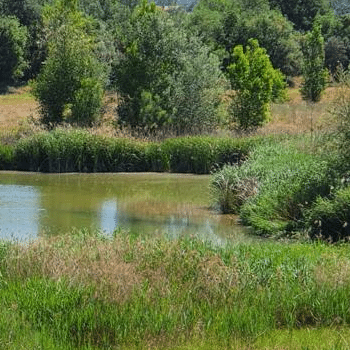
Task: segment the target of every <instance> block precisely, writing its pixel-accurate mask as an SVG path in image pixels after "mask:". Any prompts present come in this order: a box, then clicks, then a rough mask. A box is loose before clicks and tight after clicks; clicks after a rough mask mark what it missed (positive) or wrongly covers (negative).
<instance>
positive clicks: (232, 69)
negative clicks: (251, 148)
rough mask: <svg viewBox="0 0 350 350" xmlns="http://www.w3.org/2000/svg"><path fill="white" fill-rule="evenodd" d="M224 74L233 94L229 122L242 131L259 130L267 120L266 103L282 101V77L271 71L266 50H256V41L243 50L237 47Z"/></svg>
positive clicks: (279, 73) (267, 107)
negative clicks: (226, 74) (228, 80)
mask: <svg viewBox="0 0 350 350" xmlns="http://www.w3.org/2000/svg"><path fill="white" fill-rule="evenodd" d="M227 72H228V76H229V78H230V81H231V87H232V89H233V90H235V96H234V98H233V102H232V111H231V113H232V119H233V121H234V122H235V123H236V124H237V126H238V128H240V129H242V130H249V129H251V128H253V129H254V128H257V127H259V126H262V125H263V124H264V123H266V122H267V121H268V120H269V117H270V103H271V102H272V101H274V100H277V99H279V98H282V97H283V93H284V89H285V83H284V80H283V75H282V73H281V72H280V71H278V70H275V69H274V68H273V66H272V64H271V61H270V59H269V56H268V55H267V54H266V50H265V49H263V48H261V47H259V43H258V42H257V40H249V42H248V46H247V48H246V50H243V46H241V45H238V46H236V47H235V48H234V49H233V53H232V64H230V65H229V66H228V67H227Z"/></svg>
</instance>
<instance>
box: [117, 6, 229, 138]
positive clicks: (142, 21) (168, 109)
mask: <svg viewBox="0 0 350 350" xmlns="http://www.w3.org/2000/svg"><path fill="white" fill-rule="evenodd" d="M130 24H131V28H129V30H128V31H127V33H125V41H124V43H123V46H124V50H123V54H122V55H121V58H120V60H119V62H117V64H116V65H115V69H114V71H113V77H115V78H114V83H115V86H116V88H117V89H118V90H119V91H120V92H121V93H122V95H123V96H124V102H123V103H122V104H121V105H120V106H119V110H118V117H119V122H120V123H123V124H128V125H131V126H132V127H142V128H145V129H147V130H150V131H154V130H155V129H157V128H171V129H174V130H175V131H176V132H177V133H179V134H181V133H185V132H188V131H190V130H191V129H193V130H194V131H195V130H211V129H214V128H215V127H217V125H218V124H220V122H221V120H220V116H219V115H218V112H217V107H218V105H219V102H220V100H219V96H220V93H221V92H222V91H223V90H224V88H225V87H226V81H225V79H224V77H223V75H222V73H221V71H220V70H219V60H218V58H217V57H216V56H215V55H212V54H210V53H209V49H208V48H207V47H206V46H205V45H203V44H202V42H201V41H200V40H199V39H198V38H197V37H195V36H193V35H190V34H188V33H187V32H186V31H185V30H184V29H183V28H180V27H178V26H177V24H176V22H175V21H174V20H173V19H172V18H171V17H170V16H169V15H168V14H167V13H163V12H161V11H160V10H159V9H158V8H156V7H155V5H154V4H153V5H152V4H147V3H141V4H140V5H139V6H137V7H136V8H135V9H134V12H133V15H132V17H131V21H130Z"/></svg>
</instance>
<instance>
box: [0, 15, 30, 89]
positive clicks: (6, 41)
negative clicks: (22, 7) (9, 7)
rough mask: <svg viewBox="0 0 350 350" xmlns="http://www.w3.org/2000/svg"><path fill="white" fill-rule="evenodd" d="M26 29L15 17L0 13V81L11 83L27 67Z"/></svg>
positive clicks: (20, 75)
mask: <svg viewBox="0 0 350 350" xmlns="http://www.w3.org/2000/svg"><path fill="white" fill-rule="evenodd" d="M27 40H28V31H27V29H26V28H25V27H23V26H21V25H20V23H19V20H18V19H17V18H16V17H13V16H9V17H4V16H1V13H0V83H6V84H7V83H11V82H13V80H16V79H19V78H21V77H22V76H23V74H24V70H25V68H26V67H27V62H26V48H27Z"/></svg>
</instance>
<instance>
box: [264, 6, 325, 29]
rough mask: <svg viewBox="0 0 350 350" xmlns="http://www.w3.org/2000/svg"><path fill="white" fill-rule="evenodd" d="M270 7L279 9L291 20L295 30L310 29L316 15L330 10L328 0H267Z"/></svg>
mask: <svg viewBox="0 0 350 350" xmlns="http://www.w3.org/2000/svg"><path fill="white" fill-rule="evenodd" d="M269 1H270V4H271V7H272V8H273V7H276V8H278V9H280V10H281V12H282V14H283V15H284V16H286V17H287V18H288V20H289V21H291V22H292V23H293V24H294V26H295V29H296V30H301V31H308V30H311V29H312V25H313V22H314V20H315V18H316V16H317V15H324V14H326V13H327V12H329V11H331V7H330V4H329V0H269Z"/></svg>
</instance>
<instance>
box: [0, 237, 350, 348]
mask: <svg viewBox="0 0 350 350" xmlns="http://www.w3.org/2000/svg"><path fill="white" fill-rule="evenodd" d="M0 252H1V255H0V259H1V261H0V267H1V269H0V271H1V281H2V283H1V284H0V289H1V293H0V310H1V313H2V314H3V313H5V314H6V312H8V310H11V312H12V316H11V317H12V319H14V322H13V323H0V328H1V332H0V344H1V342H3V343H5V341H7V340H8V338H7V337H8V335H9V334H12V341H13V342H14V341H15V340H16V338H19V337H20V336H21V332H19V329H27V332H28V334H36V337H37V338H40V337H41V339H45V342H46V343H48V344H56V346H57V347H60V346H61V348H63V349H65V348H72V347H78V348H83V346H85V347H86V348H88V347H89V348H97V349H99V348H108V347H112V348H113V347H118V346H119V347H123V346H124V347H125V346H127V345H128V346H131V345H134V346H138V347H139V348H142V347H143V348H144V346H145V344H153V345H154V348H156V346H163V347H167V345H169V343H170V344H171V345H173V346H175V345H179V344H181V343H183V342H186V341H188V339H192V338H196V337H200V338H206V339H213V341H214V343H218V344H226V345H227V346H228V347H229V344H231V343H232V342H233V341H234V340H235V339H237V338H238V339H244V341H245V342H246V343H248V344H249V342H254V341H255V339H256V338H257V337H258V336H259V335H260V334H268V332H270V331H272V330H276V329H293V328H298V327H316V326H317V327H325V326H331V325H334V324H337V325H343V326H346V325H349V323H350V316H349V312H348V303H349V298H350V269H349V266H350V255H349V251H348V249H347V248H346V246H339V247H331V246H327V245H323V244H320V243H314V244H300V243H295V244H288V245H285V244H280V243H275V242H264V243H260V244H257V243H253V244H252V243H239V244H237V243H236V244H227V245H224V246H220V247H217V246H213V245H210V244H208V243H205V242H202V241H199V240H197V239H194V238H193V237H192V238H185V237H184V238H181V239H178V240H175V241H167V240H165V239H163V238H153V239H151V238H148V239H146V238H145V237H141V236H137V235H128V234H124V233H123V232H118V233H116V234H115V236H114V237H113V238H106V237H104V236H100V235H95V234H86V233H84V232H79V233H74V234H73V233H72V234H70V235H64V236H60V237H47V238H43V239H40V240H39V241H36V242H33V243H30V244H27V245H25V246H21V245H17V244H13V245H9V246H6V247H4V249H1V250H0ZM180 330H181V331H180Z"/></svg>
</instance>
